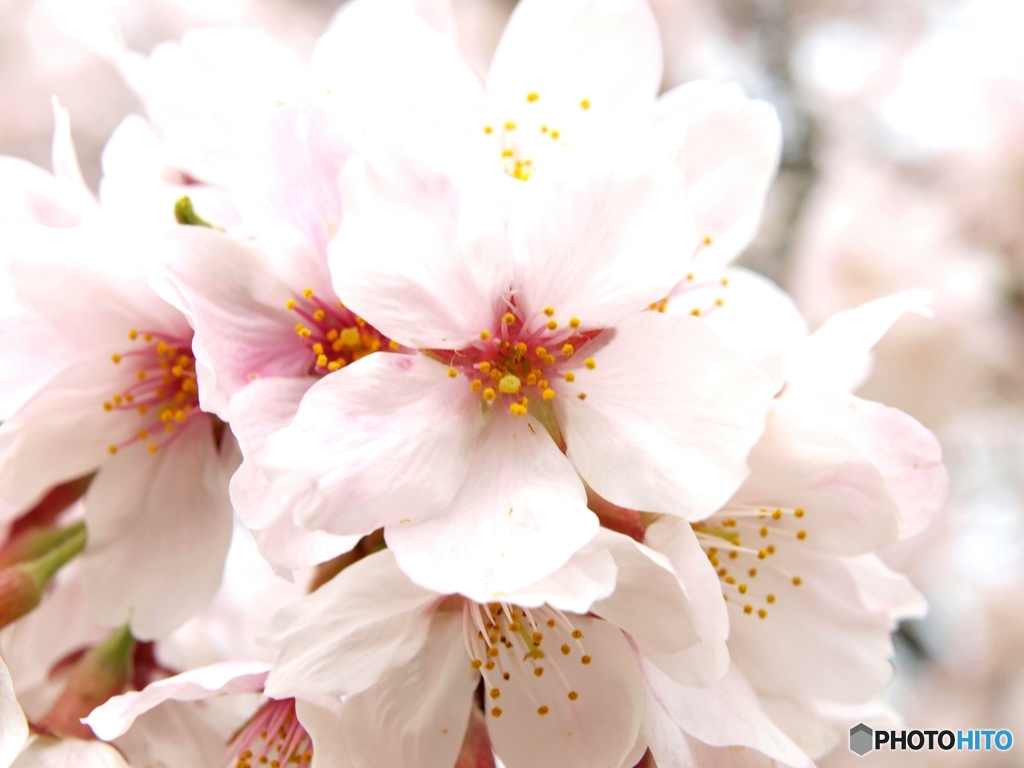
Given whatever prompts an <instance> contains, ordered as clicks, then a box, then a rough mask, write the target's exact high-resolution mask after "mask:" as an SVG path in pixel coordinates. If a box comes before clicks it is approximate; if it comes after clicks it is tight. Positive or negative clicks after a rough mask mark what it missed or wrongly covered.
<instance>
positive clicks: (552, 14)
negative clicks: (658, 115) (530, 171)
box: [487, 0, 662, 136]
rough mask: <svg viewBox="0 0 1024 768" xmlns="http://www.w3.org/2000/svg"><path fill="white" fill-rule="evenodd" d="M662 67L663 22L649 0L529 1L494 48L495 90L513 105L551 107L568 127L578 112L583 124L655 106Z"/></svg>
mask: <svg viewBox="0 0 1024 768" xmlns="http://www.w3.org/2000/svg"><path fill="white" fill-rule="evenodd" d="M661 68H662V56H661V40H660V39H659V36H658V26H657V24H656V22H655V20H654V14H652V13H651V9H650V7H649V6H648V5H647V3H646V2H643V0H562V1H561V2H557V3H551V2H546V1H545V0H524V2H521V3H519V4H518V5H517V6H516V8H515V10H514V11H513V12H512V17H511V18H510V19H509V22H508V26H506V27H505V33H504V34H503V35H502V38H501V42H500V43H499V45H498V48H497V50H496V51H495V52H494V60H493V62H492V63H491V68H490V72H489V73H488V78H487V89H488V91H489V92H490V94H491V95H493V96H495V97H497V98H498V99H500V100H501V101H502V102H504V104H505V105H508V106H520V105H522V106H523V107H529V106H536V107H538V108H543V109H544V110H545V112H546V114H550V115H551V116H552V118H554V119H556V120H557V122H553V126H557V127H559V128H560V129H563V130H566V127H565V124H566V122H567V121H572V118H573V116H577V115H578V116H579V117H580V118H586V119H587V122H584V120H582V119H579V120H577V121H576V122H577V123H578V125H579V126H580V127H583V126H586V125H587V124H588V123H589V122H594V121H596V122H598V124H600V122H601V121H608V120H616V119H621V118H622V116H623V115H626V114H630V113H632V114H634V115H635V114H636V113H637V112H640V111H642V110H650V109H651V106H652V104H653V100H654V98H655V96H656V95H657V93H658V89H659V88H660V87H661ZM531 93H536V94H537V95H538V96H539V98H538V99H537V100H536V104H535V105H534V104H532V103H528V102H527V100H526V99H527V95H528V94H531ZM583 100H586V101H587V102H588V107H587V109H585V110H584V109H583V107H582V102H583ZM574 134H575V132H573V131H570V132H569V133H568V134H567V135H569V136H573V135H574Z"/></svg>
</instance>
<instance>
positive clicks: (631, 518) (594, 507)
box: [586, 485, 644, 542]
mask: <svg viewBox="0 0 1024 768" xmlns="http://www.w3.org/2000/svg"><path fill="white" fill-rule="evenodd" d="M586 489H587V506H588V507H590V511H591V512H593V513H594V514H595V515H597V517H598V519H599V520H600V521H601V526H602V527H603V528H607V529H608V530H611V531H615V532H616V533H621V534H623V535H625V536H629V537H630V538H631V539H633V540H635V541H639V542H643V540H644V522H643V519H642V518H641V517H640V513H639V512H637V511H636V510H634V509H626V508H625V507H620V506H618V505H617V504H612V503H611V502H610V501H608V500H607V499H605V498H603V497H601V496H599V495H598V494H597V492H596V491H595V490H594V489H593V488H591V487H590V486H589V485H587V486H586Z"/></svg>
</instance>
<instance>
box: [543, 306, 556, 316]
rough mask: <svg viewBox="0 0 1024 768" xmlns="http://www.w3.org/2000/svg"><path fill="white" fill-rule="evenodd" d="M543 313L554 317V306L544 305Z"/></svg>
mask: <svg viewBox="0 0 1024 768" xmlns="http://www.w3.org/2000/svg"><path fill="white" fill-rule="evenodd" d="M544 314H545V315H547V316H548V317H554V315H555V308H554V307H544Z"/></svg>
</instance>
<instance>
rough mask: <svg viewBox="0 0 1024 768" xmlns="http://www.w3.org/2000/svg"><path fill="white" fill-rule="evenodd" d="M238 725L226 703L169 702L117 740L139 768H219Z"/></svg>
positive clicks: (144, 717) (130, 761) (139, 721)
mask: <svg viewBox="0 0 1024 768" xmlns="http://www.w3.org/2000/svg"><path fill="white" fill-rule="evenodd" d="M217 710H220V711H217ZM237 725H238V714H237V711H235V712H232V711H230V709H229V705H228V704H227V702H213V701H211V702H208V703H206V704H203V705H199V706H197V705H195V704H192V703H183V702H177V701H169V702H167V703H166V704H164V705H163V706H161V707H158V708H157V709H154V710H151V711H149V712H147V713H145V714H144V715H142V716H141V717H139V718H138V719H137V720H136V721H135V725H134V726H133V727H132V729H131V730H130V731H128V733H126V734H125V735H123V736H121V737H120V738H119V739H118V740H117V748H118V750H120V752H121V754H122V755H124V757H125V759H126V760H127V761H128V763H129V764H131V765H132V766H136V768H137V767H138V766H161V768H162V766H167V767H168V768H179V767H180V768H189V767H190V766H207V765H209V766H216V765H220V764H221V762H222V761H223V760H224V751H225V745H226V744H227V742H228V741H229V740H230V738H231V734H232V733H233V731H234V728H235V727H236V726H237Z"/></svg>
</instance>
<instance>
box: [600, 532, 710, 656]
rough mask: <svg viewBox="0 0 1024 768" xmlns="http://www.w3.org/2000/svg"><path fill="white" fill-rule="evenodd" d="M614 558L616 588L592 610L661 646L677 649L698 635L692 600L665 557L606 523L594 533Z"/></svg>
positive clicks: (650, 643)
mask: <svg viewBox="0 0 1024 768" xmlns="http://www.w3.org/2000/svg"><path fill="white" fill-rule="evenodd" d="M595 538H596V539H598V540H599V541H601V543H602V544H603V545H604V546H606V547H607V548H608V550H609V551H610V552H611V553H612V556H613V557H614V558H615V565H616V567H617V568H618V576H617V578H616V581H615V592H614V593H612V595H610V596H609V597H606V598H605V599H603V600H601V601H599V602H597V603H595V604H594V605H593V606H592V607H591V609H590V610H591V612H592V613H594V614H595V615H597V616H600V617H601V618H602V619H604V620H605V621H609V622H611V623H612V624H614V625H615V626H617V627H618V628H619V629H622V630H624V631H625V632H628V633H629V635H630V636H631V637H632V638H634V639H635V640H639V641H642V642H644V643H647V644H649V645H651V646H652V647H654V648H657V649H658V650H660V651H663V652H673V651H680V650H682V649H684V648H689V647H690V646H693V645H696V644H697V642H698V641H699V640H700V639H701V638H700V636H699V635H698V633H697V629H696V617H695V616H694V611H693V606H692V605H691V604H690V601H689V599H688V597H687V595H686V591H685V589H684V587H683V585H682V584H681V583H680V581H679V578H678V577H677V576H676V573H675V571H674V570H673V569H672V565H671V564H670V563H669V561H668V559H667V558H665V557H664V556H663V555H661V554H659V553H658V552H655V551H654V550H653V549H649V548H647V547H645V546H644V545H643V544H638V543H637V542H635V541H633V539H631V538H629V537H628V536H622V535H620V534H616V533H613V532H611V531H608V530H606V529H603V528H602V529H601V530H600V531H598V535H597V536H596V537H595Z"/></svg>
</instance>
